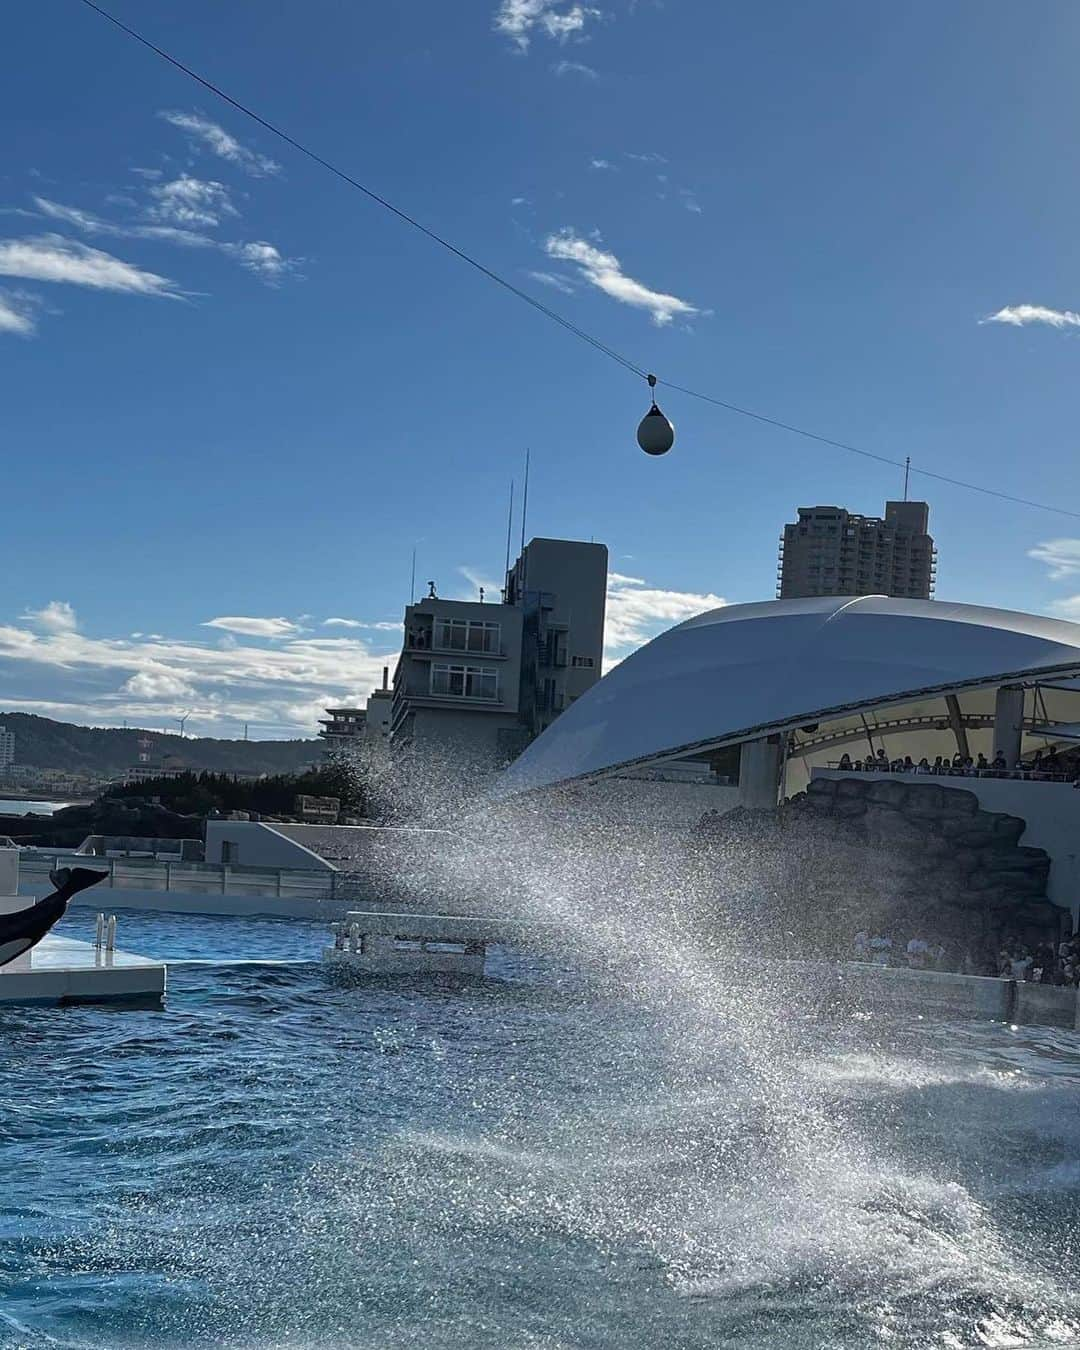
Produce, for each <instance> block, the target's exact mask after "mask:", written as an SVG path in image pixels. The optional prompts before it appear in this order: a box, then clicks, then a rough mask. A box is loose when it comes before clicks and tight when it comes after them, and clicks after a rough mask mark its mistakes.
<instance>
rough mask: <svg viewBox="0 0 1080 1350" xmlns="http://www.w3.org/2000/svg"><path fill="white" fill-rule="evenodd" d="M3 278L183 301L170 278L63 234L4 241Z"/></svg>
mask: <svg viewBox="0 0 1080 1350" xmlns="http://www.w3.org/2000/svg"><path fill="white" fill-rule="evenodd" d="M0 276H7V277H22V278H24V279H25V280H27V281H54V282H61V283H66V284H68V285H71V286H87V287H89V288H90V289H92V290H98V291H123V292H127V293H128V294H131V295H152V296H165V297H167V298H169V299H172V300H176V299H179V295H178V292H177V289H176V283H175V282H172V281H170V280H169V279H168V277H161V276H158V275H157V273H156V272H147V271H144V270H143V269H142V268H140V267H136V266H135V264H134V263H128V262H124V261H123V259H121V258H114V257H113V255H112V254H111V253H103V252H102V251H101V250H100V249H96V248H90V247H89V246H88V245H87V244H80V243H77V242H76V241H75V240H74V239H65V238H64V237H63V236H62V235H59V234H42V235H37V236H36V237H34V238H28V239H0Z"/></svg>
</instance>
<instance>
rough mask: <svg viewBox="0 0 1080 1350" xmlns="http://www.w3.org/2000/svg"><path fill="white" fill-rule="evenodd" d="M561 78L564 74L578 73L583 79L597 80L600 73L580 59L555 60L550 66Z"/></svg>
mask: <svg viewBox="0 0 1080 1350" xmlns="http://www.w3.org/2000/svg"><path fill="white" fill-rule="evenodd" d="M551 69H552V70H553V71H554V72H555V74H556V75H558V76H559V78H560V79H561V78H562V76H564V75H580V76H581V78H582V79H583V80H598V79H599V78H600V74H599V72H598V71H595V70H593V68H592V66H587V65H585V64H584V63H583V62H581V61H556V62H555V64H554V65H553V66H552V67H551Z"/></svg>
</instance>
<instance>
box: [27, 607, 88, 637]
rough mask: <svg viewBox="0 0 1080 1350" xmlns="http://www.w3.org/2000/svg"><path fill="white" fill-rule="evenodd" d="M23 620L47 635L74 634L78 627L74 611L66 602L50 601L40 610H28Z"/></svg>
mask: <svg viewBox="0 0 1080 1350" xmlns="http://www.w3.org/2000/svg"><path fill="white" fill-rule="evenodd" d="M23 618H24V619H29V621H30V622H31V623H32V624H34V626H35V627H37V628H43V629H44V630H45V632H47V633H74V632H75V631H76V629H77V628H78V626H79V623H78V620H77V619H76V617H75V610H74V609H73V608H72V606H71V605H69V604H68V602H67V601H66V600H50V601H49V603H48V604H47V605H45V606H43V608H41V609H28V610H26V611H25V613H24V614H23Z"/></svg>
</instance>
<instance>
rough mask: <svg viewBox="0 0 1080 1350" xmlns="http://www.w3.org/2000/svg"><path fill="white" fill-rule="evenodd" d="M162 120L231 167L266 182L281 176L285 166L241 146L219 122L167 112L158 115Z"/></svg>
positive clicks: (196, 114)
mask: <svg viewBox="0 0 1080 1350" xmlns="http://www.w3.org/2000/svg"><path fill="white" fill-rule="evenodd" d="M158 116H159V117H161V118H164V120H165V121H166V122H168V123H170V124H171V125H172V126H174V127H178V128H179V129H180V130H181V131H184V132H187V134H188V137H189V138H190V139H191V140H193V141H194V142H196V143H197V144H199V145H202V146H205V147H206V149H208V150H209V151H210V153H211V154H214V155H217V156H218V158H219V159H224V160H228V162H229V163H230V164H236V165H237V166H238V167H239V168H241V169H243V170H244V171H245V172H246V173H249V174H252V175H253V176H254V177H256V178H265V177H267V176H268V175H270V174H275V173H277V172H278V171H279V170H280V168H281V165H280V164H277V163H276V162H275V161H274V160H272V159H270V158H269V156H267V155H260V154H258V153H257V152H256V151H254V150H249V149H248V148H247V146H246V145H241V144H240V142H239V141H238V140H237V139H236V137H235V136H230V135H229V133H228V132H227V131H226V130H225V128H224V127H222V126H219V125H218V124H217V122H211V121H210V119H209V118H208V117H203V116H202V115H201V114H200V113H185V112H174V111H165V112H160V113H158Z"/></svg>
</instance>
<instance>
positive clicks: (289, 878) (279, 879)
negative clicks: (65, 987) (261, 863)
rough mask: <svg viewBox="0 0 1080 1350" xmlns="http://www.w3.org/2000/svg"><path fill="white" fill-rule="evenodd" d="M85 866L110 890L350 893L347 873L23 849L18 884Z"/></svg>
mask: <svg viewBox="0 0 1080 1350" xmlns="http://www.w3.org/2000/svg"><path fill="white" fill-rule="evenodd" d="M72 866H75V867H91V868H93V869H94V870H95V871H105V870H107V871H108V874H109V875H108V877H107V878H106V879H105V880H104V881H102V882H100V883H99V885H100V886H103V887H106V888H109V889H112V890H144V891H183V892H186V893H187V894H193V895H273V896H286V897H292V898H306V899H311V900H331V899H335V898H337V897H339V896H340V897H347V896H348V895H349V894H351V893H352V891H353V890H354V889H355V881H354V879H353V878H352V877H350V876H349V874H348V873H344V872H332V871H329V870H327V871H318V870H313V871H310V872H305V871H297V870H295V869H292V868H278V867H249V866H244V865H243V864H239V863H237V864H228V865H222V864H221V863H192V862H171V861H170V862H166V861H162V860H160V859H157V858H98V857H95V856H93V855H86V854H81V853H63V852H52V851H49V852H44V851H34V852H30V851H29V850H25V849H24V850H23V852H22V853H21V854H20V855H19V874H20V877H21V879H22V880H23V881H33V882H35V883H36V882H38V881H39V880H40V881H41V883H42V884H43V885H45V886H47V885H48V884H49V880H48V878H49V872H50V871H52V870H53V869H54V868H56V867H72Z"/></svg>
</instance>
